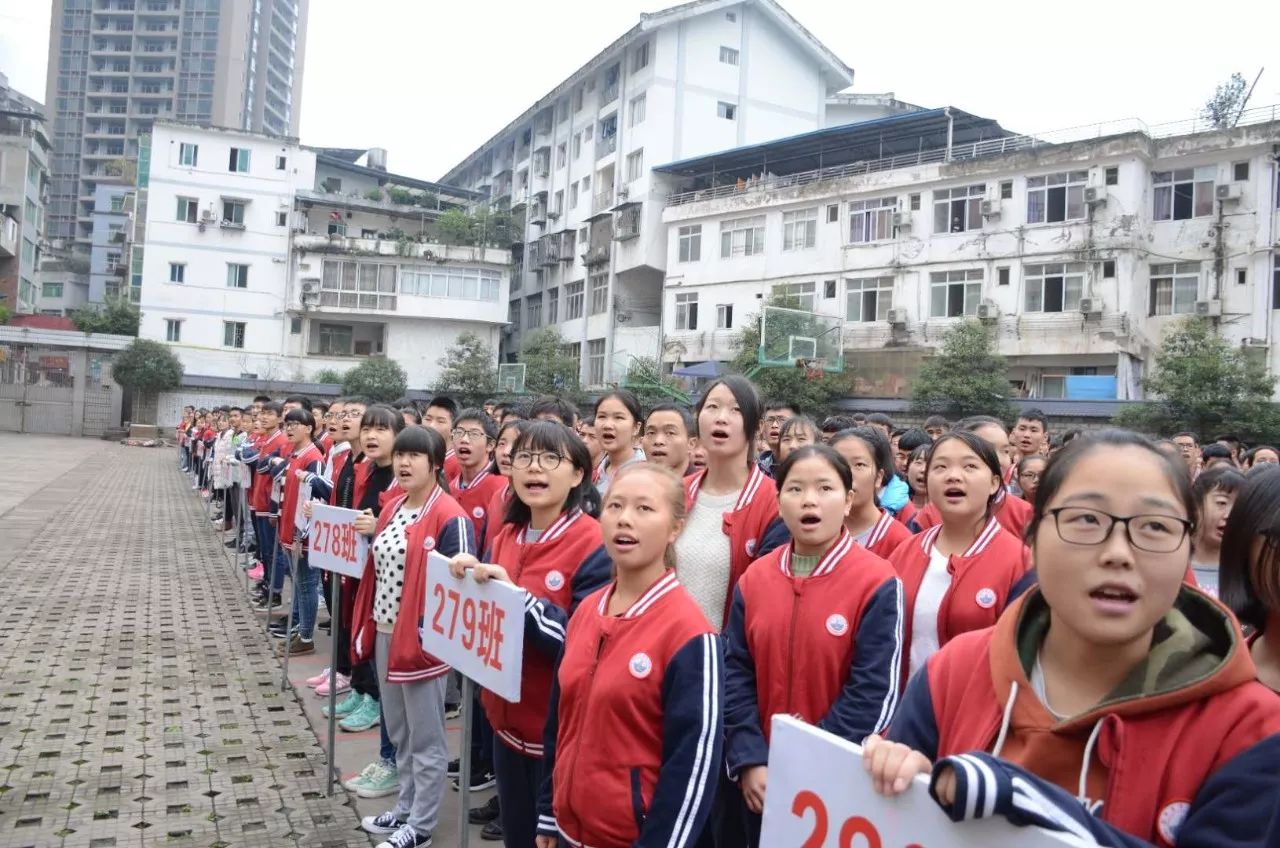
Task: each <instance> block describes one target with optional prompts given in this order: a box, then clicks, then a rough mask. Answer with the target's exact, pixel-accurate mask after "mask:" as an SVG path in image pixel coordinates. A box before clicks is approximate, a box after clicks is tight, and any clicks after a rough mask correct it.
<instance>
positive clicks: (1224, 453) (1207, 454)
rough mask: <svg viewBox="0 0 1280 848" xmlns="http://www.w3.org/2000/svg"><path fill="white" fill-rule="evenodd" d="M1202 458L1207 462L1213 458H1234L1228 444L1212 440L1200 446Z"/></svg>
mask: <svg viewBox="0 0 1280 848" xmlns="http://www.w3.org/2000/svg"><path fill="white" fill-rule="evenodd" d="M1200 458H1201V459H1203V460H1204V461H1205V462H1208V461H1209V460H1211V459H1233V457H1232V455H1231V448H1229V447H1227V446H1226V445H1223V444H1219V443H1218V442H1210V443H1209V444H1207V445H1205V446H1204V447H1202V448H1200Z"/></svg>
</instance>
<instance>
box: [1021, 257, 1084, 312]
mask: <svg viewBox="0 0 1280 848" xmlns="http://www.w3.org/2000/svg"><path fill="white" fill-rule="evenodd" d="M1084 267H1085V266H1084V263H1083V262H1055V263H1050V264H1047V265H1028V266H1026V270H1025V272H1024V279H1025V280H1026V292H1027V293H1026V309H1027V311H1028V312H1072V311H1075V310H1078V309H1079V308H1080V295H1081V293H1082V291H1083V289H1084Z"/></svg>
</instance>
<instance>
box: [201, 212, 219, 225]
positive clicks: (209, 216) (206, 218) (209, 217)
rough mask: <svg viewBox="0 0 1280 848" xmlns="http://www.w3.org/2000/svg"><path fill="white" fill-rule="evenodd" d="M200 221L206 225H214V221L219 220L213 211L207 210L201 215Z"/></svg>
mask: <svg viewBox="0 0 1280 848" xmlns="http://www.w3.org/2000/svg"><path fill="white" fill-rule="evenodd" d="M200 220H201V221H203V222H205V223H206V224H212V223H213V222H214V221H216V220H217V218H216V216H215V215H214V214H213V210H212V209H205V210H203V211H201V213H200Z"/></svg>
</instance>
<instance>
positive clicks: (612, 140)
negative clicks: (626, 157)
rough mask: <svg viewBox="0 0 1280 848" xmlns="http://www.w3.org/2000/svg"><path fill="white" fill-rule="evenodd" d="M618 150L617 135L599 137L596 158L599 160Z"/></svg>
mask: <svg viewBox="0 0 1280 848" xmlns="http://www.w3.org/2000/svg"><path fill="white" fill-rule="evenodd" d="M617 149H618V135H617V133H614V134H613V135H606V136H601V137H600V139H599V140H598V141H597V142H596V158H597V159H601V158H604V157H605V156H608V155H609V154H610V153H613V152H614V151H615V150H617Z"/></svg>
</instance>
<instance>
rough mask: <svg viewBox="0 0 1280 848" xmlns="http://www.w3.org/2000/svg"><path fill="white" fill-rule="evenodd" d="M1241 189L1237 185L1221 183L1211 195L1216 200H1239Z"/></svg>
mask: <svg viewBox="0 0 1280 848" xmlns="http://www.w3.org/2000/svg"><path fill="white" fill-rule="evenodd" d="M1241 188H1242V187H1241V185H1240V184H1239V183H1223V184H1222V185H1220V186H1218V187H1217V188H1216V189H1214V192H1213V195H1214V197H1216V198H1217V199H1218V200H1239V199H1240V196H1241Z"/></svg>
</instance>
